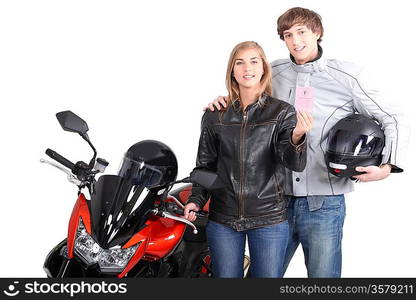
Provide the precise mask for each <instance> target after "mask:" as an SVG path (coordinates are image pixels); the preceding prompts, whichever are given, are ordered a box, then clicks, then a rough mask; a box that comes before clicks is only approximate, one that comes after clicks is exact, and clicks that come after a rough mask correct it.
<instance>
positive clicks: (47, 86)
mask: <svg viewBox="0 0 416 300" xmlns="http://www.w3.org/2000/svg"><path fill="white" fill-rule="evenodd" d="M411 3H412V1H385V2H382V1H359V0H354V1H353V0H349V1H332V2H330V1H288V0H287V1H283V0H280V1H259V0H257V1H244V0H239V1H224V0H222V1H213V0H211V1H204V2H202V1H167V0H166V1H153V2H150V1H104V0H100V1H88V0H82V1H58V0H51V1H19V0H14V1H1V2H0V100H1V102H0V103H1V109H0V112H1V117H0V130H1V146H0V151H1V155H0V158H1V164H0V167H1V173H0V176H1V177H0V182H1V197H0V233H1V236H0V238H1V239H0V257H1V261H0V276H2V277H15V276H16V277H26V276H32V277H43V276H45V274H44V272H43V270H42V265H43V260H44V258H45V256H46V255H47V253H48V251H49V250H50V249H51V248H52V247H53V246H54V245H55V244H57V243H58V242H60V241H61V240H62V239H63V238H64V237H65V235H66V230H67V222H68V219H69V216H70V213H71V211H72V206H73V204H74V202H75V199H76V188H75V186H72V185H71V184H69V183H68V182H67V181H66V179H65V175H64V174H63V173H60V172H59V171H57V170H55V169H54V168H51V167H48V166H46V165H41V164H40V163H39V158H41V157H45V156H46V155H44V151H45V149H46V148H47V147H50V148H52V149H54V150H56V151H58V152H59V153H61V154H63V155H64V156H66V157H68V158H69V159H71V160H72V161H77V160H81V159H82V160H85V161H89V159H90V158H91V154H92V152H91V151H90V148H89V146H88V145H87V144H86V143H85V142H84V141H83V140H82V139H81V138H80V137H79V136H78V135H77V134H73V133H69V132H64V131H63V130H62V129H61V128H60V126H59V124H58V122H57V120H56V118H55V113H56V112H58V111H62V110H67V109H70V110H72V111H74V112H75V113H77V114H79V115H80V116H81V117H82V118H84V119H85V120H86V121H87V122H88V124H89V127H90V132H89V135H90V138H91V140H92V141H93V143H94V145H95V146H96V148H97V149H98V152H99V156H100V157H104V158H106V159H107V160H108V161H110V166H109V168H108V173H115V172H116V171H117V168H118V166H119V162H120V160H121V157H122V155H123V153H124V152H125V151H126V150H127V148H128V147H129V146H130V145H131V144H133V143H135V142H137V141H140V140H143V139H157V140H161V141H163V142H165V143H166V144H168V145H169V146H170V147H171V148H172V149H173V150H174V152H175V153H176V155H177V158H178V162H179V177H184V176H186V175H187V174H188V173H189V171H190V170H191V169H192V168H193V166H194V162H195V156H196V151H197V143H198V138H199V126H200V118H201V116H202V108H203V107H204V106H205V105H206V103H207V102H209V101H211V100H212V99H213V98H215V97H216V96H217V95H223V94H224V93H225V85H224V78H225V69H226V63H227V60H228V55H229V53H230V51H231V49H232V47H233V46H234V45H235V44H236V43H238V42H241V41H244V40H255V41H257V42H258V43H260V44H261V45H262V46H263V47H264V49H265V51H266V54H267V56H268V58H269V60H274V59H276V58H285V57H287V56H288V53H287V50H286V48H285V46H284V43H283V42H282V41H281V40H280V39H279V38H278V36H277V34H276V20H277V17H278V16H279V15H280V14H281V13H283V12H284V11H285V10H286V9H288V8H290V7H293V6H305V7H308V8H310V9H313V10H315V11H317V12H319V13H320V14H321V16H322V18H323V24H324V27H325V34H324V41H323V43H322V46H323V48H324V54H325V56H326V57H328V58H333V57H335V58H338V59H342V60H349V61H353V62H356V63H358V64H361V65H365V66H366V67H368V68H369V69H370V70H371V71H373V74H375V75H374V78H375V79H376V81H378V82H379V86H380V87H381V89H382V91H383V92H384V94H385V95H386V98H389V99H391V100H393V101H394V102H396V103H397V104H398V106H399V107H400V108H401V110H402V111H403V112H405V113H406V114H407V115H408V116H409V117H410V120H412V117H413V116H414V114H415V112H416V111H415V105H414V101H415V93H414V87H415V82H414V74H415V70H416V65H415V57H414V56H415V46H416V44H415V29H414V10H413V9H412V7H411ZM412 145H413V148H414V141H413V140H411V144H410V149H412ZM409 152H412V150H410V151H409ZM404 168H405V173H403V174H393V175H392V176H390V177H389V178H387V179H386V180H384V181H380V182H374V183H366V184H364V183H361V184H358V185H357V186H356V192H354V193H351V194H349V195H348V196H347V217H346V221H345V227H344V239H343V274H342V275H343V277H416V259H415V253H416V234H415V228H416V218H415V212H416V204H415V196H414V194H415V192H414V189H415V184H414V181H413V179H414V178H415V176H414V175H413V172H414V171H415V163H414V161H411V160H410V159H409V161H408V163H407V164H406V165H405V166H404ZM286 276H288V277H305V276H306V271H305V267H304V265H303V257H302V252H301V249H298V252H297V254H296V256H295V258H294V259H293V261H292V263H291V265H290V267H289V269H288V271H287V274H286Z"/></svg>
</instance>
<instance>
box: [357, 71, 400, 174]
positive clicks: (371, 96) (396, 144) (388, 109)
mask: <svg viewBox="0 0 416 300" xmlns="http://www.w3.org/2000/svg"><path fill="white" fill-rule="evenodd" d="M370 79H371V78H370V76H369V74H367V73H366V72H363V71H362V70H361V72H360V73H359V74H358V75H357V76H356V77H352V97H353V100H354V106H355V108H356V110H357V111H358V112H360V113H362V114H366V115H369V116H372V117H374V118H376V119H377V120H378V121H379V122H380V123H381V125H382V129H383V131H384V135H385V138H386V139H385V147H384V150H383V158H382V162H381V163H382V164H386V163H388V164H390V165H391V166H392V173H399V172H402V171H403V165H402V164H403V163H402V161H403V160H404V158H403V156H404V151H405V149H404V148H405V144H406V141H407V138H408V133H407V126H406V125H405V124H406V122H405V118H404V115H403V114H399V111H398V109H397V107H396V106H395V105H393V104H392V103H388V102H387V101H386V100H385V99H383V97H382V96H381V94H380V93H379V91H377V90H375V89H372V88H371V84H369V81H370Z"/></svg>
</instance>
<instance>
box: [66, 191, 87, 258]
mask: <svg viewBox="0 0 416 300" xmlns="http://www.w3.org/2000/svg"><path fill="white" fill-rule="evenodd" d="M79 218H82V221H83V222H84V225H85V229H86V230H87V232H88V233H89V234H91V219H90V212H89V208H88V204H87V199H86V198H85V196H84V194H82V193H81V194H80V195H79V196H78V199H77V202H75V205H74V208H73V210H72V214H71V218H70V219H69V226H68V257H69V258H71V259H72V258H74V241H75V236H76V233H77V229H78V224H79Z"/></svg>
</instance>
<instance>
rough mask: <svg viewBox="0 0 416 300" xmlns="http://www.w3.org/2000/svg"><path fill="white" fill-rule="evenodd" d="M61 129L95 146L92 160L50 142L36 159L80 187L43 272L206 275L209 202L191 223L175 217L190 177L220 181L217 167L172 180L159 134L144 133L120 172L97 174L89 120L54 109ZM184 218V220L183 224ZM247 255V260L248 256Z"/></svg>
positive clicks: (172, 166)
mask: <svg viewBox="0 0 416 300" xmlns="http://www.w3.org/2000/svg"><path fill="white" fill-rule="evenodd" d="M56 116H57V119H58V121H59V123H60V124H61V126H62V128H63V129H64V130H66V131H71V132H76V133H79V134H80V135H81V137H82V138H83V139H84V140H85V141H87V142H88V144H89V145H90V146H91V148H92V149H93V151H94V156H93V158H92V159H91V160H90V162H89V163H85V162H83V161H79V162H77V163H75V164H74V163H72V162H71V161H69V160H68V159H66V158H65V157H63V156H61V155H59V154H58V153H57V152H55V151H53V150H51V149H47V150H46V154H47V155H48V156H49V157H50V158H52V159H53V160H55V161H56V162H58V163H59V164H58V163H56V162H54V161H47V160H43V159H42V160H41V162H43V163H47V164H50V165H53V166H55V167H56V168H58V169H60V170H62V171H64V172H65V173H66V174H67V177H68V180H69V181H70V182H71V183H74V184H75V185H77V187H78V198H77V200H76V202H75V205H74V208H73V211H72V214H71V217H70V220H69V224H68V235H67V238H66V239H65V240H63V241H62V242H61V243H59V244H58V245H57V246H55V247H54V248H53V249H52V250H51V251H50V253H49V254H48V256H47V258H46V260H45V263H44V270H45V272H46V274H47V276H48V277H119V278H122V277H211V276H212V273H211V264H210V255H209V249H208V246H207V242H206V236H205V225H206V222H207V207H208V206H206V207H204V209H203V210H202V212H198V219H197V221H196V222H195V224H193V223H191V222H189V221H188V220H185V219H183V218H180V217H179V216H180V215H182V214H183V207H184V203H185V202H186V200H187V198H188V197H189V193H190V189H191V184H188V185H186V186H185V187H182V188H180V189H178V190H176V191H173V192H170V190H171V188H172V186H173V185H174V184H177V183H191V182H193V183H198V184H200V185H202V186H204V187H206V188H207V189H215V188H220V187H221V182H220V181H219V179H218V177H217V176H216V174H213V173H209V172H205V171H194V172H193V173H191V176H190V177H187V178H184V179H182V180H178V181H175V179H176V175H177V163H176V158H175V156H174V154H173V152H172V151H171V150H170V149H169V147H167V146H166V145H164V144H163V143H161V142H158V141H151V140H147V141H142V142H139V143H136V144H134V145H133V146H132V147H130V148H129V150H128V151H127V152H126V154H125V156H124V158H123V163H122V165H121V167H120V171H119V172H118V174H117V175H101V176H100V177H99V178H98V179H97V180H96V179H95V177H96V176H97V175H98V174H99V173H103V172H104V170H105V167H106V166H107V165H108V162H107V161H106V160H104V159H102V158H97V151H96V150H95V148H94V146H93V145H92V143H91V141H90V139H89V137H88V135H87V131H88V125H87V123H86V122H85V121H84V120H82V119H81V118H80V117H78V116H77V115H75V114H74V113H72V112H71V111H64V112H60V113H57V115H56ZM186 225H189V226H186ZM247 262H248V261H247Z"/></svg>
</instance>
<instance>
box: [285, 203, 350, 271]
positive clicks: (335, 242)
mask: <svg viewBox="0 0 416 300" xmlns="http://www.w3.org/2000/svg"><path fill="white" fill-rule="evenodd" d="M319 197H322V198H323V199H320V200H323V202H322V206H321V208H319V209H317V210H313V211H310V210H309V206H308V199H307V197H291V200H290V202H289V206H288V208H287V217H288V221H289V228H290V237H289V243H288V247H287V250H286V259H285V265H284V270H285V271H286V268H287V266H288V264H289V262H290V260H291V259H292V256H293V254H294V253H295V251H296V248H297V247H298V245H299V243H300V244H302V248H303V254H304V256H305V264H306V268H307V270H308V277H340V276H341V262H342V252H341V240H342V228H343V225H344V218H345V200H344V195H335V196H319Z"/></svg>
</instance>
